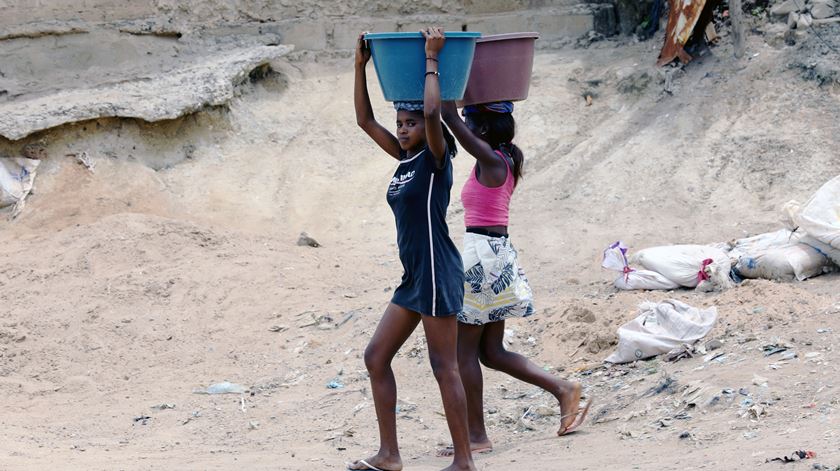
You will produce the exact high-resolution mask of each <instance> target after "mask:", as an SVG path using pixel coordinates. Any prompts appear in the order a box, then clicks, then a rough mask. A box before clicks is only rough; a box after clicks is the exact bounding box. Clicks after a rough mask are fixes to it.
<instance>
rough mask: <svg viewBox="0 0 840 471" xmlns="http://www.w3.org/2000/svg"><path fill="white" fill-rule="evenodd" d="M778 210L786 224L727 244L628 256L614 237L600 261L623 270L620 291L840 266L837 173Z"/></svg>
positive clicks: (727, 283)
mask: <svg viewBox="0 0 840 471" xmlns="http://www.w3.org/2000/svg"><path fill="white" fill-rule="evenodd" d="M782 211H783V213H784V217H783V220H784V222H785V225H786V226H787V228H785V229H780V230H778V231H775V232H768V233H765V234H759V235H757V236H753V237H748V238H745V239H738V240H734V241H732V242H728V243H722V244H715V245H672V246H661V247H651V248H647V249H644V250H641V251H639V252H637V253H635V254H633V255H632V256H630V257H628V255H627V252H628V250H627V247H626V246H625V245H624V243H623V242H621V241H618V242H615V243H614V244H612V245H610V246H609V247H608V248H607V249H606V250H605V251H604V257H603V261H602V263H601V266H602V267H604V268H607V269H609V270H613V271H618V272H620V273H621V275H620V276H619V277H618V278H616V279H615V281H614V285H615V287H616V288H618V289H624V290H633V289H644V290H672V289H677V288H694V289H696V290H698V291H721V290H724V289H728V288H731V287H733V286H735V284H736V283H738V282H740V281H741V280H743V279H745V278H763V279H768V280H776V281H793V280H798V281H804V280H806V279H808V278H813V277H815V276H819V275H822V274H824V273H829V272H832V271H836V270H838V266H840V176H837V177H835V178H833V179H832V180H829V181H828V182H827V183H826V184H824V185H823V186H822V187H821V188H820V189H819V190H817V192H816V193H814V195H813V196H811V198H810V199H809V200H808V201H807V202H806V203H805V204H799V203H798V202H796V201H791V202H789V203H787V204H785V205H784V207H783V209H782ZM633 266H636V267H640V268H634V267H633Z"/></svg>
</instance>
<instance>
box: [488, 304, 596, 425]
mask: <svg viewBox="0 0 840 471" xmlns="http://www.w3.org/2000/svg"><path fill="white" fill-rule="evenodd" d="M504 335H505V321H499V322H491V323H489V324H485V325H484V335H483V336H482V337H481V345H480V347H479V348H480V349H479V351H480V356H479V357H480V358H481V362H482V363H483V364H484V365H485V366H487V367H488V368H493V369H494V370H499V371H501V372H503V373H507V374H509V375H511V376H513V377H514V378H516V379H518V380H520V381H524V382H526V383H530V384H533V385H534V386H539V387H541V388H543V389H545V390H546V391H548V392H550V393H551V394H553V395H554V397H555V398H556V399H557V402H559V403H560V414H561V415H562V417H563V418H562V419H561V422H560V431H561V432H565V431H566V430H567V429H568V428H569V427H570V426H571V425H572V424H573V423H574V422H575V418H576V416H577V412H578V408H579V402H580V395H581V386H580V384H579V383H573V382H571V381H566V380H562V379H559V378H556V377H554V376H553V375H551V374H549V373H548V372H547V371H545V370H543V369H542V368H540V367H539V366H537V365H535V364H534V363H532V362H531V361H530V360H528V359H527V358H525V357H524V356H522V355H520V354H518V353H515V352H510V351H507V350H505V347H504V343H503V340H504ZM561 434H562V433H561Z"/></svg>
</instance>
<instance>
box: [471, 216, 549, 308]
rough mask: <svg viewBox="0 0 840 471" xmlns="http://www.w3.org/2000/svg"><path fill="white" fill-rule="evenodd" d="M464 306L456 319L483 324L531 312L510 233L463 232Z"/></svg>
mask: <svg viewBox="0 0 840 471" xmlns="http://www.w3.org/2000/svg"><path fill="white" fill-rule="evenodd" d="M461 258H462V259H463V260H464V272H465V275H466V281H465V282H464V310H463V311H461V312H460V313H459V314H458V321H459V322H461V323H464V324H471V325H483V324H486V323H488V322H498V321H501V320H505V319H508V318H511V317H528V316H530V315H531V314H533V313H534V304H533V299H534V295H533V293H532V292H531V287H530V286H529V285H528V279H527V278H526V277H525V272H524V271H523V270H522V268H520V266H519V262H518V261H517V254H516V249H515V248H513V244H511V242H510V238H509V237H490V236H486V235H481V234H474V233H472V232H467V233H465V234H464V250H463V252H462V253H461Z"/></svg>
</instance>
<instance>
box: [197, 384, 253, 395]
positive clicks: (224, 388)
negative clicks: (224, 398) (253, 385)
mask: <svg viewBox="0 0 840 471" xmlns="http://www.w3.org/2000/svg"><path fill="white" fill-rule="evenodd" d="M246 392H248V388H246V387H245V386H242V385H241V384H236V383H231V382H228V381H223V382H221V383H216V384H211V385H210V386H208V387H207V388H205V389H201V388H199V389H193V393H195V394H242V393H246Z"/></svg>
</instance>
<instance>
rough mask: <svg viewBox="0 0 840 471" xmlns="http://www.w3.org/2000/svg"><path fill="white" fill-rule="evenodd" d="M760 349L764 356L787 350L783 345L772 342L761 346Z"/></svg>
mask: <svg viewBox="0 0 840 471" xmlns="http://www.w3.org/2000/svg"><path fill="white" fill-rule="evenodd" d="M761 349H762V350H763V351H764V356H766V357H769V356H770V355H775V354H777V353H782V352H784V351H787V349H788V348H787V347H786V346H785V345H778V344H775V343H773V344H770V345H765V346H763V347H761Z"/></svg>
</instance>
